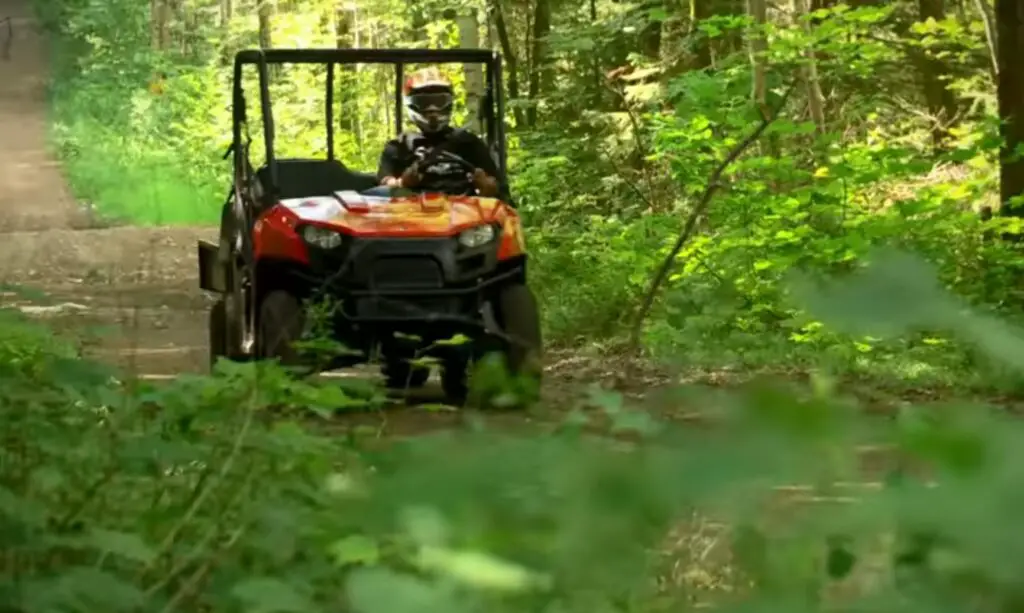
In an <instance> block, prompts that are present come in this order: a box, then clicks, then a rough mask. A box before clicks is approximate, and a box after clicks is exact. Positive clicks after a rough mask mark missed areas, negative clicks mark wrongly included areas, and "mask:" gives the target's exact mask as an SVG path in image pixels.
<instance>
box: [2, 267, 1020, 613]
mask: <svg viewBox="0 0 1024 613" xmlns="http://www.w3.org/2000/svg"><path fill="white" fill-rule="evenodd" d="M931 273H932V271H931V270H929V268H928V267H927V266H926V265H923V264H922V263H921V262H919V261H918V260H915V259H913V258H908V257H906V256H903V255H900V254H887V255H886V254H881V255H880V256H879V259H877V260H876V263H875V264H874V265H873V266H872V267H870V268H869V269H868V271H867V273H866V274H864V275H862V276H860V277H857V278H854V279H850V280H848V281H847V282H846V283H844V284H842V285H838V286H837V285H821V284H819V283H816V282H813V281H811V280H802V281H800V282H799V283H798V284H797V286H796V292H797V293H798V294H799V295H800V296H801V297H802V298H803V300H805V301H806V303H807V304H808V306H809V308H810V310H811V311H812V312H814V313H816V314H818V315H819V316H821V317H822V318H823V319H824V320H826V321H828V322H829V323H830V324H831V325H834V326H837V327H845V328H847V329H851V330H857V331H858V332H859V333H872V334H876V335H879V336H898V335H901V334H905V333H906V332H907V331H908V330H910V329H913V328H914V327H920V326H923V327H928V328H935V329H938V328H941V329H944V330H947V331H950V332H952V333H955V334H957V335H959V336H964V337H967V338H968V339H969V340H971V341H972V342H974V343H975V344H976V345H977V348H978V351H979V353H980V355H982V356H984V358H985V359H987V360H990V361H991V362H992V363H994V364H999V365H1000V366H1001V367H1003V368H1005V369H1006V370H1008V371H1010V372H1013V373H1018V374H1019V373H1020V372H1021V371H1022V369H1024V362H1022V361H1021V358H1020V356H1021V355H1024V331H1021V330H1019V329H1014V328H1012V327H1009V326H1007V325H1006V324H1005V323H1003V322H1001V321H999V320H996V319H991V318H988V317H984V316H978V315H971V314H969V313H967V312H966V311H965V310H964V309H962V308H960V306H961V305H960V304H959V303H958V301H957V299H955V298H953V297H951V296H950V295H949V294H947V293H945V292H944V291H943V290H942V289H941V288H940V287H939V286H938V285H936V284H935V283H934V282H933V281H932V279H934V277H933V276H929V275H930V274H931ZM900 287H902V288H906V291H907V292H908V293H909V294H910V295H909V296H908V300H907V301H906V302H901V303H895V302H886V301H881V300H879V298H880V296H883V295H887V294H889V293H891V292H893V291H895V290H896V288H900ZM0 389H2V390H3V393H2V394H0V412H2V419H3V424H4V429H3V438H2V442H0V449H2V454H3V456H2V457H3V462H0V526H2V530H0V554H2V559H3V560H4V562H3V564H2V566H0V601H2V602H3V603H4V604H5V607H7V609H8V610H11V611H17V612H19V613H44V612H45V613H55V612H71V611H75V612H79V611H80V612H82V613H85V612H86V611H89V612H93V611H105V612H111V613H114V612H120V611H124V612H129V611H131V612H147V611H153V612H168V611H195V610H207V611H213V612H216V613H227V612H230V611H239V612H241V611H247V612H249V611H260V612H262V613H277V612H293V613H298V612H303V613H306V612H314V611H337V610H339V608H340V609H341V610H351V611H354V612H357V613H403V612H408V613H413V612H414V611H416V612H419V611H454V612H466V613H469V612H476V611H479V612H483V611H487V612H494V611H498V612H500V611H509V612H510V613H511V612H513V611H515V612H517V613H521V612H523V611H538V612H540V611H544V612H550V611H553V610H554V611H564V612H573V611H579V612H580V613H584V612H587V613H592V612H593V611H609V612H612V611H643V612H651V611H661V610H664V611H670V610H671V611H684V610H690V609H692V608H694V607H698V606H701V607H703V606H706V605H709V604H710V605H714V606H716V608H718V609H725V610H736V611H755V610H756V611H780V612H781V611H786V612H792V611H824V610H872V611H882V610H884V611H908V612H909V611H920V612H938V611H947V610H961V611H963V610H968V611H979V612H980V611H999V612H1002V611H1006V612H1007V613H1009V612H1011V611H1015V610H1017V608H1016V607H1017V606H1018V605H1019V602H1020V598H1021V597H1022V596H1024V594H1021V592H1020V588H1019V582H1018V579H1019V577H1020V574H1021V573H1022V572H1024V567H1022V566H1021V562H1020V560H1022V559H1024V557H1022V556H1021V554H1022V553H1024V541H1021V539H1020V538H1017V537H1015V536H1014V535H1015V534H1017V533H1018V532H1019V531H1018V530H1016V525H1017V522H1018V519H1019V518H1018V509H1019V506H1020V504H1021V502H1022V501H1021V500H1020V497H1021V492H1022V491H1024V488H1022V487H1021V485H1022V482H1024V457H1022V454H1024V449H1022V448H1021V446H1020V445H1019V440H1020V438H1021V436H1024V429H1022V428H1024V425H1022V424H1021V423H1020V422H1019V421H1016V420H1013V419H1011V418H1009V417H1007V416H1005V415H1004V414H1000V413H998V412H995V411H992V410H989V409H988V408H987V407H984V406H977V405H969V404H951V405H949V406H943V407H918V408H907V409H906V410H904V411H901V412H900V414H899V415H898V417H897V419H894V420H880V421H876V420H872V419H870V418H868V417H865V416H864V415H863V414H862V413H860V412H859V408H858V407H857V406H856V403H854V402H852V401H850V400H849V399H844V398H841V397H837V396H835V395H834V394H833V393H832V392H830V386H829V384H828V379H827V377H819V378H818V379H817V380H816V383H815V385H814V386H813V387H812V388H811V389H798V388H792V387H789V386H784V385H778V384H772V383H770V382H761V383H758V384H754V385H750V386H747V387H746V388H744V389H740V390H737V391H735V392H733V393H730V394H728V396H725V397H723V396H721V395H715V396H709V397H706V398H703V397H701V396H700V395H699V393H698V392H697V391H693V390H691V391H690V393H689V395H690V396H691V397H693V398H694V399H695V406H699V407H701V408H702V409H704V411H705V412H706V413H707V417H708V419H709V420H710V421H709V423H710V424H713V425H709V427H706V428H694V427H693V426H689V427H683V426H681V425H680V424H677V423H672V422H671V421H662V420H659V419H657V418H656V417H655V416H653V415H651V414H649V413H647V412H645V411H644V410H643V407H641V406H631V405H630V404H629V403H626V402H624V401H623V399H622V398H621V397H619V396H617V395H615V394H612V393H609V392H606V391H602V390H599V389H594V390H592V391H591V393H590V395H589V396H588V397H587V398H584V399H582V400H581V402H580V404H579V406H578V407H576V408H575V409H574V410H572V411H569V412H565V411H562V412H559V413H555V412H552V410H551V409H546V410H545V409H537V411H538V413H539V414H540V415H543V416H545V417H546V418H547V419H545V420H543V423H545V424H547V425H544V426H538V427H537V428H535V429H533V430H532V431H531V432H529V433H525V434H510V433H504V432H501V431H495V430H491V429H488V428H487V427H486V425H484V426H483V427H481V428H475V429H472V428H471V429H468V430H460V431H454V432H450V433H445V434H435V435H431V436H422V437H417V438H414V439H410V440H407V441H403V442H395V441H393V442H391V443H390V444H386V445H380V444H374V445H372V446H370V447H367V446H365V445H364V443H365V442H366V441H364V440H363V439H361V438H360V436H359V435H357V434H356V433H354V432H351V433H349V435H348V436H345V434H344V432H345V430H344V429H343V427H339V426H337V425H336V426H333V427H328V428H325V427H324V419H325V417H328V416H329V415H330V413H331V412H332V411H335V410H338V411H345V410H353V409H357V408H360V407H361V408H363V409H367V408H372V407H373V405H374V402H375V399H374V398H375V395H374V394H372V393H371V394H367V393H365V391H363V392H357V391H356V390H351V389H347V388H343V387H337V386H335V385H322V384H315V383H309V382H303V381H297V380H295V379H293V378H292V377H289V376H287V375H286V373H285V372H284V371H283V370H281V369H280V368H278V367H276V366H275V365H273V364H246V365H239V364H230V363H226V362H222V363H221V364H220V365H219V366H218V368H217V369H216V372H215V373H214V374H213V375H212V376H202V377H188V378H181V379H179V380H178V381H176V382H175V383H173V384H171V385H168V386H166V387H161V388H151V387H147V386H145V385H140V384H134V383H126V382H121V381H118V379H117V375H116V373H112V372H108V371H107V370H105V369H104V368H102V367H100V366H98V365H95V364H92V363H90V362H88V361H83V360H81V359H80V358H79V357H78V356H76V355H75V352H74V350H73V348H72V347H70V346H68V345H66V344H64V343H63V342H62V341H61V340H60V339H58V338H56V337H54V336H53V335H52V334H51V333H50V332H49V331H48V330H47V329H46V328H44V327H42V326H41V325H40V324H37V323H33V322H30V321H28V320H25V319H23V318H21V316H20V315H18V314H16V313H14V312H11V311H6V310H5V311H0ZM289 406H291V407H311V408H313V409H314V410H315V411H314V412H313V413H312V414H310V415H305V414H303V413H295V412H291V413H289V412H288V407H289ZM289 415H291V417H289ZM598 417H599V418H600V420H601V421H602V422H604V423H605V424H606V425H605V426H604V429H603V432H604V433H603V434H600V435H598V434H595V433H594V431H593V430H592V429H590V428H586V426H587V423H588V422H590V421H592V420H594V419H595V418H598ZM341 424H342V425H343V424H344V422H341ZM585 428H586V429H585ZM587 432H589V433H587ZM864 444H871V445H874V446H875V447H876V448H877V447H878V446H880V445H881V446H889V447H890V448H891V451H890V452H889V453H887V461H886V467H885V469H884V470H882V471H881V472H882V473H884V476H885V479H884V483H883V485H882V487H881V488H880V489H878V488H870V487H868V488H855V489H853V490H851V489H850V488H851V486H850V485H849V483H850V482H855V481H859V480H861V479H862V478H863V474H862V472H861V470H860V466H859V465H860V464H861V459H860V456H859V450H860V449H862V446H863V445H864ZM876 464H877V462H876ZM876 472H879V471H878V467H877V466H876ZM843 482H845V483H846V485H843ZM794 484H801V485H804V486H805V487H804V488H803V493H800V492H799V491H798V490H796V489H794V488H793V487H792V486H793V485H794ZM780 486H790V487H789V488H781V487H780ZM794 492H796V493H794ZM1015 560H1016V561H1015Z"/></svg>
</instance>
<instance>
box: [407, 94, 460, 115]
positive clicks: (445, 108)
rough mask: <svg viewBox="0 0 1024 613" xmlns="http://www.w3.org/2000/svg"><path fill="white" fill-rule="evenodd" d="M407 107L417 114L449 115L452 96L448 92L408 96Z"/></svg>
mask: <svg viewBox="0 0 1024 613" xmlns="http://www.w3.org/2000/svg"><path fill="white" fill-rule="evenodd" d="M409 107H410V108H412V109H413V110H414V111H416V112H417V113H431V112H433V113H442V114H444V113H450V112H451V110H452V95H451V94H450V93H448V92H431V93H415V94H410V95H409Z"/></svg>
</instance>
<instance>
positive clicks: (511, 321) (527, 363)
mask: <svg viewBox="0 0 1024 613" xmlns="http://www.w3.org/2000/svg"><path fill="white" fill-rule="evenodd" d="M495 306H496V307H497V312H496V313H495V315H496V316H497V319H498V324H499V325H500V326H501V328H502V331H503V332H504V333H505V337H506V338H505V342H506V349H505V359H506V361H507V363H508V369H509V371H510V372H511V373H513V374H517V375H519V374H521V375H526V376H529V377H532V378H537V379H538V380H539V379H540V376H541V372H542V370H543V368H542V365H541V357H542V351H543V339H542V338H541V329H540V309H539V308H538V307H537V299H536V298H535V297H534V295H533V292H532V291H531V290H530V288H529V287H527V286H526V285H519V284H516V285H509V286H506V287H504V288H503V289H502V290H501V292H500V293H499V294H498V297H497V301H496V304H495Z"/></svg>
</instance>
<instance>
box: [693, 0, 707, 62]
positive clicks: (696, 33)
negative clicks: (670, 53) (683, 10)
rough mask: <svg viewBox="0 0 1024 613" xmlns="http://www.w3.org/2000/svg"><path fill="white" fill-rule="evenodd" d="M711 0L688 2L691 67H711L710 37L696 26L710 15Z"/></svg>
mask: <svg viewBox="0 0 1024 613" xmlns="http://www.w3.org/2000/svg"><path fill="white" fill-rule="evenodd" d="M711 2H712V0H692V1H691V3H690V36H692V37H693V39H694V45H695V47H696V48H695V49H694V57H693V64H692V66H691V68H693V69H694V70H704V69H705V68H710V67H711V38H710V37H708V36H707V35H705V34H704V33H702V32H701V31H700V30H699V29H698V28H697V26H698V25H699V24H700V22H701V21H704V20H705V19H708V18H709V17H711V16H712V14H713V11H712V7H711Z"/></svg>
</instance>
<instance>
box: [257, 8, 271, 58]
mask: <svg viewBox="0 0 1024 613" xmlns="http://www.w3.org/2000/svg"><path fill="white" fill-rule="evenodd" d="M274 1H275V0H259V7H258V8H257V17H258V20H259V42H260V49H270V48H272V47H273V46H274V41H273V40H272V37H271V21H272V20H273V17H274V8H275V7H274Z"/></svg>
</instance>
